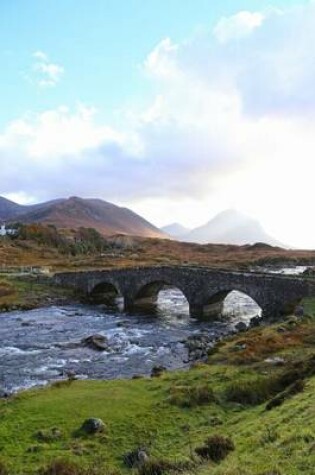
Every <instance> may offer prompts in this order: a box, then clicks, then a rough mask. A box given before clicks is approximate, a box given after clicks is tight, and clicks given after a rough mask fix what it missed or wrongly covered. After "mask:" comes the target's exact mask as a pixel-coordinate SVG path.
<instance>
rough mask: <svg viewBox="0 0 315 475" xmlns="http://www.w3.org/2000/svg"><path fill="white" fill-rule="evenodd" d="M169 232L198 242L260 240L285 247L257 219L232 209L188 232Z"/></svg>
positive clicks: (241, 242) (230, 242)
mask: <svg viewBox="0 0 315 475" xmlns="http://www.w3.org/2000/svg"><path fill="white" fill-rule="evenodd" d="M167 228H168V227H164V228H163V229H164V230H165V229H167ZM169 234H171V236H172V237H174V238H175V239H179V240H180V241H186V242H196V243H199V244H206V243H214V244H236V245H239V246H241V245H245V244H254V243H257V242H261V243H266V244H269V245H271V246H278V247H286V246H285V245H284V244H283V243H281V242H280V241H277V240H276V239H274V238H273V237H272V236H269V234H268V233H266V231H265V230H264V228H263V227H262V225H261V224H260V223H259V221H257V220H256V219H253V218H251V217H249V216H246V215H245V214H243V213H240V212H239V211H236V210H233V209H229V210H225V211H222V212H221V213H219V214H218V215H216V216H215V217H214V218H213V219H211V220H210V221H209V222H208V223H206V224H204V225H203V226H199V227H198V228H195V229H193V230H191V231H190V232H188V233H183V234H177V235H175V234H172V233H171V232H169Z"/></svg>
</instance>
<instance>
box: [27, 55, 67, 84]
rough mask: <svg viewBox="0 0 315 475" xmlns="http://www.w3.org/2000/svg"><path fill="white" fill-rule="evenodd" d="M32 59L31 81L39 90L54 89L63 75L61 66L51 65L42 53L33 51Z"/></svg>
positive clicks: (46, 56)
mask: <svg viewBox="0 0 315 475" xmlns="http://www.w3.org/2000/svg"><path fill="white" fill-rule="evenodd" d="M33 58H34V59H35V62H34V64H33V66H32V74H31V81H32V82H35V83H36V84H37V85H38V86H39V87H41V88H49V87H55V86H56V85H57V84H58V83H59V82H60V80H61V78H62V76H63V74H64V68H63V66H61V65H60V64H56V63H52V62H51V61H50V60H49V57H48V55H47V54H46V53H44V52H43V51H35V52H34V53H33Z"/></svg>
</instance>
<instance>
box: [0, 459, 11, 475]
mask: <svg viewBox="0 0 315 475" xmlns="http://www.w3.org/2000/svg"><path fill="white" fill-rule="evenodd" d="M0 475H9V470H8V469H7V467H6V466H5V464H4V462H1V461H0Z"/></svg>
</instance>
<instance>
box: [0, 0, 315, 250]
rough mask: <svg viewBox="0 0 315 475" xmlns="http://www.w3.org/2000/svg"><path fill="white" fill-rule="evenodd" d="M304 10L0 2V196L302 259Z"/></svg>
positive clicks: (308, 127) (313, 106)
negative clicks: (224, 229) (227, 223)
mask: <svg viewBox="0 0 315 475" xmlns="http://www.w3.org/2000/svg"><path fill="white" fill-rule="evenodd" d="M314 44H315V2H314V1H309V0H308V1H306V0H305V1H302V0H292V1H290V0H282V1H280V0H271V1H270V2H269V1H258V0H243V1H241V0H220V1H217V2H216V1H212V0H211V1H210V0H149V1H148V0H89V1H87V0H45V1H43V0H28V1H27V2H26V1H23V0H1V2H0V60H1V64H2V67H1V74H0V86H1V87H0V104H1V107H0V163H1V168H0V170H1V171H0V174H1V175H0V176H1V187H0V195H2V196H6V197H7V198H9V199H13V200H15V201H17V202H20V203H34V202H39V201H45V200H48V199H52V198H56V197H67V196H72V195H76V196H82V197H98V198H102V199H105V200H107V201H111V202H114V203H116V204H119V205H123V206H128V207H130V208H132V209H133V210H134V211H136V212H138V213H139V214H141V215H142V216H144V217H145V218H147V219H148V220H150V221H151V222H152V223H154V224H156V225H158V226H162V225H165V224H169V223H171V222H180V223H182V224H183V225H186V226H188V227H191V228H192V227H194V226H198V225H200V224H203V223H205V222H207V221H209V220H210V219H211V218H212V217H213V216H214V215H215V214H216V213H218V212H220V211H222V210H224V209H227V208H236V209H239V210H240V211H242V212H244V213H247V214H249V215H250V216H252V217H254V218H257V219H258V220H259V221H260V222H261V223H262V224H263V226H264V227H265V229H266V231H267V232H269V233H270V234H271V235H273V236H274V237H275V238H277V239H279V240H280V241H282V242H285V243H288V244H290V245H292V246H296V247H304V248H315V223H314V220H313V207H314V205H313V204H314V191H313V189H314V183H315V87H314V85H315V49H314Z"/></svg>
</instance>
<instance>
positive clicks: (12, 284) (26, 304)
mask: <svg viewBox="0 0 315 475" xmlns="http://www.w3.org/2000/svg"><path fill="white" fill-rule="evenodd" d="M74 302H78V298H77V297H76V295H75V293H74V292H73V290H71V289H65V288H61V287H57V286H54V285H52V283H51V281H50V279H49V278H48V277H47V278H43V277H42V278H41V279H39V278H38V276H32V275H25V276H23V275H14V274H4V273H2V274H0V313H1V312H10V311H15V310H32V309H35V308H39V307H46V306H48V305H66V304H71V303H74Z"/></svg>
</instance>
